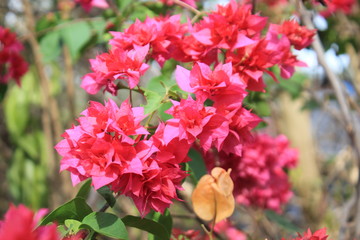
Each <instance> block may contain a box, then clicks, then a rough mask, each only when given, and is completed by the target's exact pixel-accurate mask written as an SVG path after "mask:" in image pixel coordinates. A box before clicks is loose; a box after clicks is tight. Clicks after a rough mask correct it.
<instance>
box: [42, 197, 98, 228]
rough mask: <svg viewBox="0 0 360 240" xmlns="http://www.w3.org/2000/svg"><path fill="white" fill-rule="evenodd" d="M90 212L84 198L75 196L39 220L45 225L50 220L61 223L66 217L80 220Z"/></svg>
mask: <svg viewBox="0 0 360 240" xmlns="http://www.w3.org/2000/svg"><path fill="white" fill-rule="evenodd" d="M90 213H92V209H91V207H90V206H89V205H88V204H87V203H86V202H85V199H83V198H79V197H76V198H74V199H73V200H71V201H69V202H67V203H65V204H63V205H61V206H60V207H58V208H57V209H55V210H54V211H52V212H51V213H50V214H49V215H47V216H46V217H45V218H44V219H43V220H42V221H41V222H40V225H46V224H48V223H50V222H57V223H58V224H63V223H65V220H67V219H74V220H78V221H82V220H83V218H84V217H85V216H87V215H88V214H90Z"/></svg>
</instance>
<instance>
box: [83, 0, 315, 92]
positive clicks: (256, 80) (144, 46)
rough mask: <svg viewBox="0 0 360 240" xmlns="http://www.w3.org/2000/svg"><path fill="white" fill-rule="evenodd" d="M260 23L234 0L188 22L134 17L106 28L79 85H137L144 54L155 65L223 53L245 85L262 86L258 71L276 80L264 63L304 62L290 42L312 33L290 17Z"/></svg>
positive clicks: (288, 72)
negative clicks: (105, 45)
mask: <svg viewBox="0 0 360 240" xmlns="http://www.w3.org/2000/svg"><path fill="white" fill-rule="evenodd" d="M266 24H267V18H265V17H261V16H259V15H256V14H252V13H251V5H242V6H239V5H238V4H237V3H236V2H235V1H231V2H230V3H229V4H228V5H226V6H218V10H217V11H214V12H211V13H209V14H208V16H206V17H204V18H203V20H202V21H200V22H198V23H195V24H194V25H191V24H190V23H188V24H182V23H180V16H179V15H175V16H171V17H158V18H147V19H146V20H145V21H144V22H140V21H136V22H135V23H134V24H132V25H131V26H130V27H129V28H128V29H125V30H124V32H112V35H113V36H114V38H113V39H112V40H110V42H109V43H110V45H111V47H112V48H111V50H110V51H109V53H103V54H101V55H99V56H97V57H96V59H92V60H90V63H91V68H92V71H93V72H92V73H89V74H87V75H86V76H84V78H83V82H82V87H83V88H84V89H85V90H86V91H87V92H88V93H90V94H94V93H96V92H98V91H99V90H100V89H102V88H105V90H106V91H109V92H111V93H112V94H114V95H116V93H117V89H118V88H119V85H120V86H121V84H125V82H126V83H127V84H128V86H129V87H130V88H133V87H134V86H136V85H138V83H139V78H140V76H141V75H143V74H144V72H145V71H146V69H147V68H148V65H147V64H146V62H147V61H148V60H149V59H154V60H156V61H157V62H158V63H159V64H160V65H161V66H163V64H164V63H165V62H166V61H167V60H169V59H175V60H177V61H179V62H198V63H203V64H206V65H211V64H215V65H219V64H220V61H219V56H223V57H224V59H225V61H226V63H229V64H230V63H231V66H232V73H233V74H239V77H240V78H241V81H242V82H243V83H244V84H245V87H246V89H249V90H254V91H264V87H265V85H264V82H263V79H262V77H263V74H264V73H268V74H270V76H272V77H273V78H274V79H275V80H276V77H275V76H274V74H273V73H272V72H270V71H269V68H271V67H273V66H275V65H277V66H279V67H280V69H281V76H282V77H284V78H289V77H291V76H292V74H293V73H294V68H295V66H306V65H305V63H303V62H301V61H299V60H297V59H296V56H294V55H293V54H292V52H291V46H295V48H296V49H302V48H305V47H307V46H308V45H309V44H310V43H311V39H312V37H313V35H314V34H315V31H314V30H308V29H306V28H305V27H301V26H300V25H299V24H298V23H297V22H296V21H285V22H284V23H283V24H282V25H275V24H271V25H270V27H269V29H268V30H267V33H266V34H265V35H264V36H263V35H262V34H261V33H262V32H263V31H264V30H265V26H266ZM120 63H121V64H120ZM119 80H120V81H119ZM122 80H124V81H122Z"/></svg>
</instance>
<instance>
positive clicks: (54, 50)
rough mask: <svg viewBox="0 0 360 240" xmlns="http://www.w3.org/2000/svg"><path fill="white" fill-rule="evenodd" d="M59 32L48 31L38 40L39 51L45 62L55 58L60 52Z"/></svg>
mask: <svg viewBox="0 0 360 240" xmlns="http://www.w3.org/2000/svg"><path fill="white" fill-rule="evenodd" d="M60 37H61V35H60V32H59V31H51V32H48V33H47V34H46V35H45V36H44V37H42V38H41V40H40V51H41V54H42V57H43V60H44V61H45V62H50V61H52V60H54V59H56V58H57V57H58V56H59V55H60V53H61V45H60Z"/></svg>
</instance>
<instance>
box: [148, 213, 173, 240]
mask: <svg viewBox="0 0 360 240" xmlns="http://www.w3.org/2000/svg"><path fill="white" fill-rule="evenodd" d="M151 219H152V220H154V221H155V222H158V223H160V224H162V225H163V226H164V227H165V229H166V230H167V232H168V233H170V235H169V236H168V239H170V237H171V231H172V225H173V221H172V217H171V214H170V211H169V209H166V210H165V212H164V214H161V213H159V212H154V213H153V214H152V216H151ZM159 239H160V238H159V237H157V236H156V235H153V234H149V240H159Z"/></svg>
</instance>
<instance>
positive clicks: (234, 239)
mask: <svg viewBox="0 0 360 240" xmlns="http://www.w3.org/2000/svg"><path fill="white" fill-rule="evenodd" d="M214 231H215V232H218V233H220V234H222V233H224V235H225V236H226V239H228V240H246V239H247V238H246V234H244V233H243V232H241V231H240V230H238V229H237V228H235V227H234V226H233V225H232V224H231V223H230V222H229V221H228V220H226V219H225V220H222V221H220V222H218V223H217V224H215V226H214Z"/></svg>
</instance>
